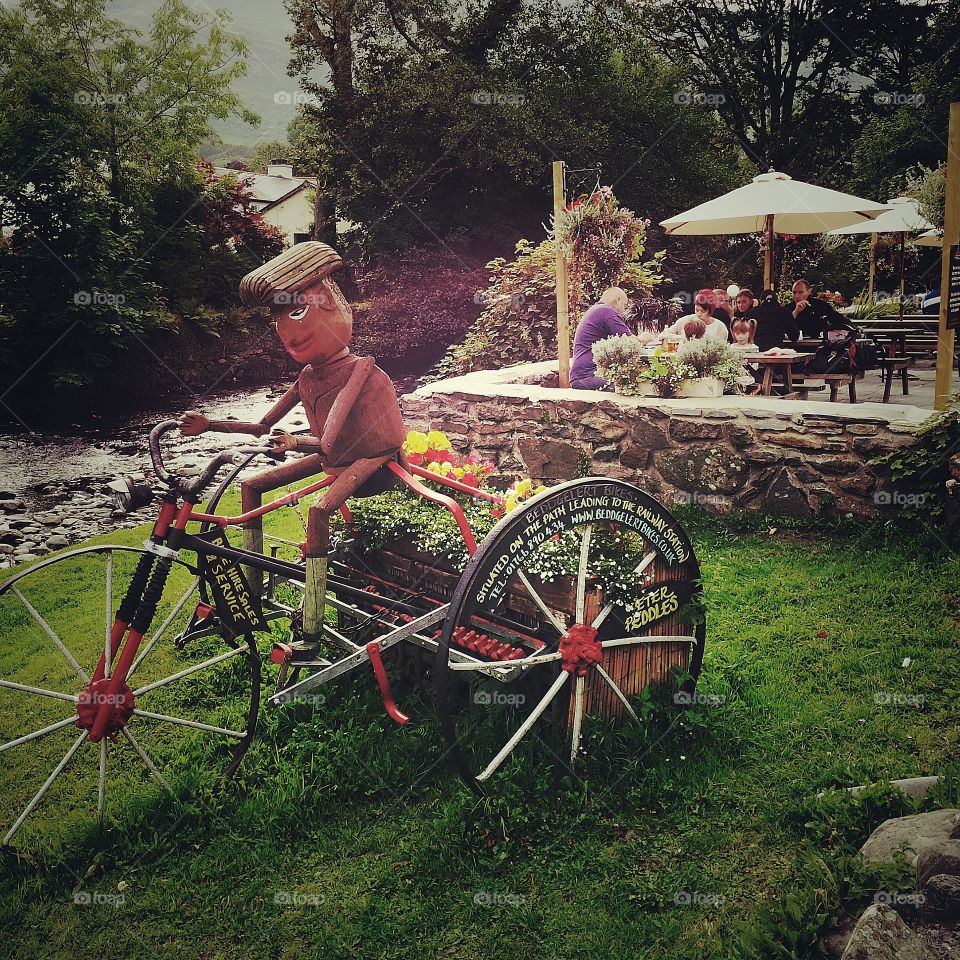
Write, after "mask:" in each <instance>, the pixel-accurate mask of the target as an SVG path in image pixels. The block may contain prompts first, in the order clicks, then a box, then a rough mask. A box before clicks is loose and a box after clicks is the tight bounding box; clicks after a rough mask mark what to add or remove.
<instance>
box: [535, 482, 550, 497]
mask: <svg viewBox="0 0 960 960" xmlns="http://www.w3.org/2000/svg"><path fill="white" fill-rule="evenodd" d="M546 489H547V488H546V487H545V486H544V485H543V484H542V483H541V484H540V486H539V487H537V489H536V490H534V491H533V495H534V496H537V494H540V493H543V492H544V491H545V490H546Z"/></svg>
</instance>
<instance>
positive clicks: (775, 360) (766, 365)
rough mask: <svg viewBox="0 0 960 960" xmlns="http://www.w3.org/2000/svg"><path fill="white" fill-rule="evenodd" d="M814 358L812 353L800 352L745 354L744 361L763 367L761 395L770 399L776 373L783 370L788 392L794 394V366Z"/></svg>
mask: <svg viewBox="0 0 960 960" xmlns="http://www.w3.org/2000/svg"><path fill="white" fill-rule="evenodd" d="M812 356H813V354H812V353H800V352H798V351H790V352H779V353H759V352H758V353H744V355H743V360H744V362H745V363H756V364H758V365H759V366H761V367H763V380H762V381H761V385H760V393H761V395H762V396H764V397H769V396H770V395H771V394H772V393H773V374H774V371H776V370H778V369H780V370H783V374H784V378H785V380H786V385H787V391H788V392H789V393H793V389H794V387H793V365H794V364H795V363H798V362H799V361H801V360H806V359H807V358H808V357H812Z"/></svg>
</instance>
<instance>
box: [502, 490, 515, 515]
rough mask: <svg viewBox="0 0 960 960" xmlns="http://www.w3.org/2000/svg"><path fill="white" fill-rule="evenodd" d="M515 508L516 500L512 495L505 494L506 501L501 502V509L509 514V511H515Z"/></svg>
mask: <svg viewBox="0 0 960 960" xmlns="http://www.w3.org/2000/svg"><path fill="white" fill-rule="evenodd" d="M516 506H517V498H516V497H515V496H514V495H513V494H512V493H510V494H507V499H506V500H504V502H503V509H504V510H505V511H506V512H507V513H509V512H510V511H511V510H513V509H515V508H516Z"/></svg>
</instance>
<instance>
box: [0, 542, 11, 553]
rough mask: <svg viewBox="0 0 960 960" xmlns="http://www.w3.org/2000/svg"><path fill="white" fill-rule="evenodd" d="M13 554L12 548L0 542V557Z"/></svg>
mask: <svg viewBox="0 0 960 960" xmlns="http://www.w3.org/2000/svg"><path fill="white" fill-rule="evenodd" d="M12 553H13V546H12V545H11V544H9V543H2V542H0V557H8V556H10V554H12Z"/></svg>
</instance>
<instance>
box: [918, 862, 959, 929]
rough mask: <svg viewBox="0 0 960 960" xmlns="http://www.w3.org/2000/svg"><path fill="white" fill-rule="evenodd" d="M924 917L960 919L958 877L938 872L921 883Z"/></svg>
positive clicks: (921, 908)
mask: <svg viewBox="0 0 960 960" xmlns="http://www.w3.org/2000/svg"><path fill="white" fill-rule="evenodd" d="M920 912H921V914H922V915H923V916H924V917H927V918H930V919H941V920H960V877H952V876H950V875H949V874H946V873H938V874H936V875H935V876H932V877H930V879H929V880H927V882H926V883H925V884H924V885H923V903H922V904H921V906H920Z"/></svg>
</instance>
